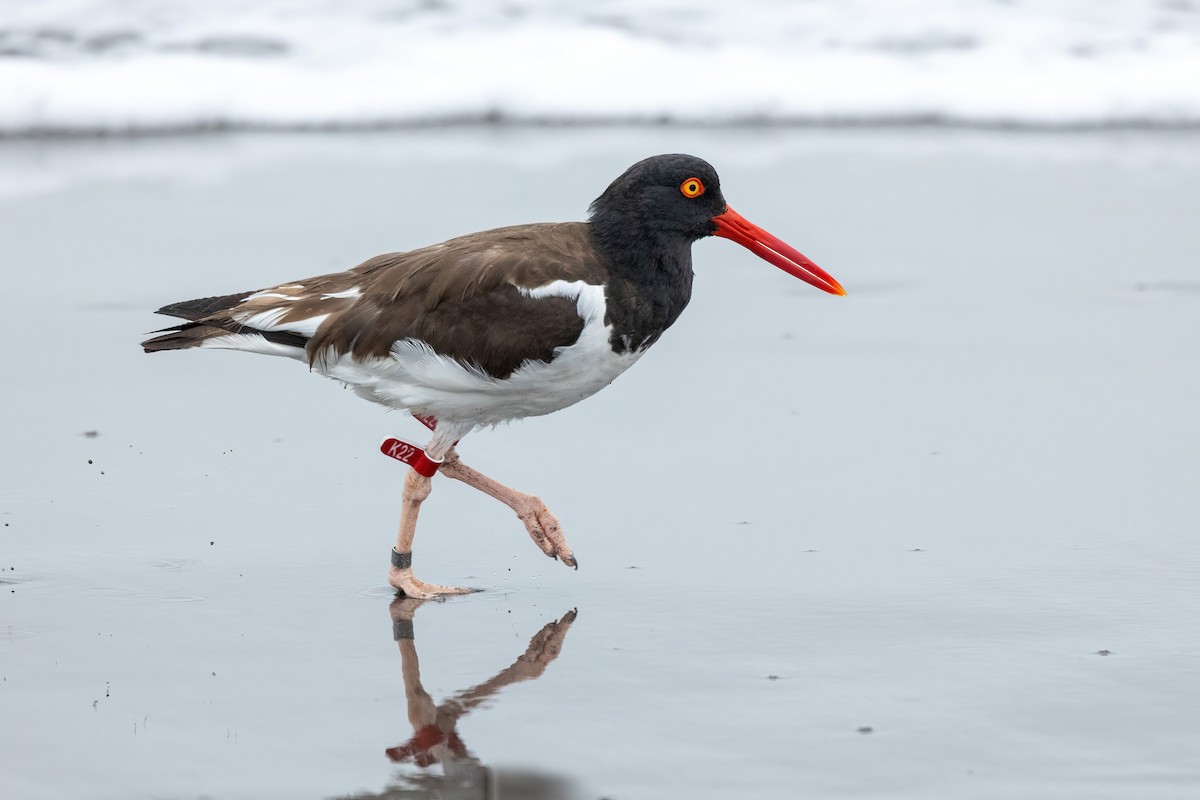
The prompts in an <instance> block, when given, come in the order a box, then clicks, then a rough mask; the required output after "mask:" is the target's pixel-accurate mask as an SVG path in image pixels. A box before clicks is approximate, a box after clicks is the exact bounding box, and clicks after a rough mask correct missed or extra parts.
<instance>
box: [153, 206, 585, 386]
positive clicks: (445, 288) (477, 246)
mask: <svg viewBox="0 0 1200 800" xmlns="http://www.w3.org/2000/svg"><path fill="white" fill-rule="evenodd" d="M607 279H608V270H607V268H606V267H605V265H604V263H603V261H602V259H601V258H600V256H599V255H598V254H597V253H596V252H595V250H594V249H593V248H592V247H591V244H590V240H589V235H588V229H587V225H586V224H585V223H581V222H569V223H558V224H554V223H547V224H540V225H521V226H515V227H511V228H498V229H496V230H491V231H484V232H481V233H474V234H470V235H467V236H462V237H459V238H457V239H451V240H449V241H447V242H444V243H442V244H438V245H433V246H431V247H426V248H422V249H420V250H413V251H410V252H407V253H389V254H386V255H381V256H376V257H375V258H372V259H370V260H368V261H366V262H364V263H362V264H360V265H359V266H357V267H355V268H354V269H351V270H348V271H346V272H338V273H334V274H330V275H321V276H318V277H315V278H308V279H303V280H299V281H296V282H295V283H291V284H284V285H282V286H277V287H274V288H271V289H264V290H262V291H259V292H255V293H253V294H249V295H241V296H240V298H239V296H237V295H229V296H228V297H226V298H215V299H214V298H209V299H206V300H204V301H188V302H185V303H176V304H173V305H171V306H167V307H166V308H164V309H162V313H167V314H171V315H173V316H182V317H184V318H185V319H191V320H193V321H192V322H191V323H189V324H188V325H187V326H181V328H185V329H186V330H185V333H186V334H188V335H189V336H190V337H192V339H199V338H201V337H203V336H207V335H221V334H225V333H228V332H230V331H233V332H237V333H244V334H253V333H260V334H262V335H263V336H265V337H267V338H268V339H270V338H271V337H275V338H276V339H277V338H278V337H280V336H287V337H292V338H291V339H290V341H293V342H297V343H303V346H304V347H305V349H306V351H307V355H308V359H309V362H310V363H314V364H315V363H318V362H324V361H327V360H331V359H334V358H337V357H338V356H340V355H342V354H345V353H350V354H352V355H353V357H354V358H356V359H363V358H368V357H372V356H386V355H388V353H390V352H391V349H392V345H393V344H394V343H395V342H397V341H400V340H402V339H417V340H420V341H422V342H425V343H426V344H428V345H429V346H430V347H432V348H433V349H434V350H436V351H437V352H438V353H440V354H442V355H445V356H449V357H451V358H455V359H457V360H458V361H460V362H462V363H463V364H468V365H471V366H473V367H476V368H478V369H480V370H482V371H484V372H486V373H487V374H489V375H492V376H494V377H497V378H505V377H507V376H509V375H511V374H512V372H513V371H514V370H516V369H517V367H519V366H520V365H521V364H522V363H523V362H525V361H527V360H531V359H532V360H541V361H550V360H551V359H552V358H553V356H554V351H555V349H556V348H558V347H563V346H566V345H570V344H573V343H574V342H575V341H576V340H577V339H578V338H579V334H580V332H581V331H582V330H583V320H582V319H580V317H579V315H578V313H577V311H576V303H575V301H574V300H572V299H570V298H567V297H554V296H551V297H540V298H536V299H535V298H531V297H527V296H526V295H524V294H522V293H521V291H520V289H522V288H526V289H534V288H538V287H541V286H546V285H548V284H550V283H553V282H554V281H556V280H566V281H583V282H585V283H590V284H597V285H598V284H604V283H606V282H607ZM213 300H218V301H223V302H216V303H214V302H213ZM234 300H238V302H232V301H234ZM226 303H228V304H229V305H227V306H226V307H224V308H222V309H221V310H220V311H217V312H216V313H211V314H208V315H204V314H202V313H200V312H201V311H208V310H209V309H212V308H213V307H214V306H219V305H224V304H226ZM201 306H203V308H201ZM210 331H211V333H208V332H210ZM160 338H161V339H162V340H164V344H165V340H166V339H167V338H168V337H160ZM178 338H179V336H178V335H175V337H174V339H178ZM174 339H172V342H171V344H170V345H169V346H171V347H176V346H194V344H190V343H189V344H187V345H178V344H175V343H174ZM155 341H156V340H150V342H148V343H145V344H151V343H153V342H155ZM197 343H198V342H197Z"/></svg>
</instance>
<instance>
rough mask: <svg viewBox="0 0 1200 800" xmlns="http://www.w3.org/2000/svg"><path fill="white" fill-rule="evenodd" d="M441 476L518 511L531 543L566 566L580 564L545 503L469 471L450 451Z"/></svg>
mask: <svg viewBox="0 0 1200 800" xmlns="http://www.w3.org/2000/svg"><path fill="white" fill-rule="evenodd" d="M441 473H442V474H443V475H445V476H446V477H448V478H454V480H456V481H462V482H463V483H465V484H467V485H468V486H472V487H474V488H476V489H478V490H479V491H481V492H483V493H484V494H486V495H489V496H491V497H494V498H496V499H497V500H499V501H500V502H501V503H504V505H506V506H508V507H509V508H511V509H512V510H513V511H515V512H517V517H519V518H520V520H521V522H523V523H525V529H526V530H527V531H529V536H530V538H532V539H533V543H534V544H536V545H537V546H538V547H539V548H540V549H541V551H542V552H543V553H545V554H546V555H548V556H550V557H551V558H557V559H562V562H563V563H564V564H566V565H567V566H568V567H575V568H576V569H579V563H578V561H576V559H575V556H574V554H572V553H571V548H570V547H569V546H568V545H567V539H566V537H565V536H563V532H562V526H561V525H559V524H558V520H557V519H555V517H554V515H553V514H551V513H550V509H548V508H546V504H545V503H543V502H542V500H541V498H539V497H534V496H533V495H531V494H525V493H524V492H518V491H517V490H515V489H510V488H508V487H507V486H505V485H503V484H501V483H497V482H496V481H494V480H492V479H491V478H489V477H488V476H487V475H484V474H483V473H482V472H479V471H478V470H474V469H471V468H470V467H468V466H467V465H466V464H464V463H462V460H461V459H459V457H458V453H457V452H456V451H454V450H453V449H451V450H450V452H449V453H447V454H446V459H445V461H443V462H442V467H441Z"/></svg>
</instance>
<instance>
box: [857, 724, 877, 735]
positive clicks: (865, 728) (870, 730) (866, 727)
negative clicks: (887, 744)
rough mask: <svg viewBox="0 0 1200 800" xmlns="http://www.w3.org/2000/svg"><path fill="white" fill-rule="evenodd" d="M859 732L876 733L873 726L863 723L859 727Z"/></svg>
mask: <svg viewBox="0 0 1200 800" xmlns="http://www.w3.org/2000/svg"><path fill="white" fill-rule="evenodd" d="M858 732H859V733H874V732H875V729H874V728H872V727H871V726H870V725H862V726H860V727H859V729H858Z"/></svg>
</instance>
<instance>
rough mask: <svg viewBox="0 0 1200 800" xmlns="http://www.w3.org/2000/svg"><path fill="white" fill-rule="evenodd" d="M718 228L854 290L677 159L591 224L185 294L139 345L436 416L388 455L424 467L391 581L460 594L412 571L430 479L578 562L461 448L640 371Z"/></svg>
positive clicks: (648, 162)
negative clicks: (288, 367)
mask: <svg viewBox="0 0 1200 800" xmlns="http://www.w3.org/2000/svg"><path fill="white" fill-rule="evenodd" d="M709 236H716V237H721V238H725V239H729V240H731V241H733V242H736V243H737V244H740V245H742V246H743V247H745V248H747V249H749V250H750V251H751V252H753V253H754V254H755V255H757V256H759V257H760V258H762V259H763V260H765V261H767V262H768V263H770V264H772V265H774V266H776V267H779V268H780V269H782V270H783V271H784V272H787V273H789V274H790V275H792V276H794V277H796V278H799V279H800V280H802V281H805V282H807V283H809V284H810V285H812V286H814V287H816V288H818V289H821V290H823V291H825V292H828V293H830V294H834V295H845V294H846V291H845V289H843V288H842V286H841V284H839V283H838V282H837V281H836V280H835V279H834V278H833V277H832V276H831V275H829V274H828V273H827V272H825V271H824V270H823V269H821V268H820V267H818V266H817V265H816V264H815V263H813V262H812V261H811V260H810V259H808V258H807V257H805V256H804V255H802V254H801V253H800V252H798V251H797V250H795V249H794V248H792V247H791V246H790V245H788V244H786V243H785V242H783V241H782V240H780V239H779V238H777V237H775V236H773V235H772V234H770V233H768V232H767V231H765V230H763V229H762V228H760V227H758V226H757V225H755V224H753V223H751V222H749V221H748V220H747V219H745V218H744V217H742V216H741V215H740V214H738V213H737V212H735V211H734V210H733V209H732V208H731V207H730V206H729V204H728V203H727V202H726V200H725V197H724V195H723V193H722V191H721V184H720V180H719V178H718V176H717V172H716V170H715V169H714V168H713V167H712V165H710V164H709V163H708V162H707V161H705V160H704V159H702V158H699V157H696V156H692V155H685V154H664V155H656V156H651V157H649V158H645V159H643V160H641V161H638V162H637V163H636V164H633V165H632V166H631V167H629V168H628V169H626V170H625V171H624V172H623V173H622V174H621V175H620V176H619V177H617V178H616V179H615V180H614V181H613V182H612V183H611V184H610V185H609V186H608V188H606V189H605V190H604V192H603V193H602V194H601V195H600V196H599V197H598V198H596V199H595V200H594V201H593V202H592V204H591V205H590V207H589V213H588V217H587V220H586V221H582V222H581V221H575V222H557V223H534V224H526V225H515V226H511V227H502V228H495V229H492V230H487V231H482V232H478V233H469V234H466V235H464V236H459V237H457V238H454V239H449V240H447V241H445V242H442V243H440V244H434V245H430V246H427V247H422V248H420V249H416V250H409V251H406V252H396V253H387V254H384V255H379V256H375V257H374V258H371V259H368V260H367V261H364V262H363V263H361V264H359V265H358V266H356V267H353V268H352V269H349V270H346V271H344V272H336V273H332V274H326V275H318V276H316V277H311V278H302V279H298V280H295V281H292V282H290V283H283V284H278V285H275V286H270V287H268V288H265V289H257V290H252V291H244V292H238V293H234V294H226V295H219V296H212V297H203V298H199V299H196V300H186V301H182V302H178V303H172V304H170V305H167V306H164V307H162V308H160V309H159V310H158V311H157V312H156V313H159V314H164V315H167V316H170V317H175V318H178V319H182V320H185V321H184V322H183V323H182V324H180V325H177V326H174V327H171V328H164V329H162V330H158V331H154V332H153V333H154V334H156V335H154V336H152V338H149V339H147V340H146V341H144V342H142V347H143V349H144V350H145V352H148V353H152V352H159V351H164V350H184V349H189V348H216V349H228V350H242V351H246V352H250V353H259V354H264V355H272V356H283V357H286V358H291V359H295V360H297V361H300V362H303V363H306V364H307V365H308V367H309V369H310V371H312V372H315V373H318V374H320V375H324V376H327V377H329V378H332V379H334V380H337V381H340V382H342V383H343V384H346V385H348V386H349V387H351V388H352V389H353V390H354V391H355V392H356V393H357V394H358V395H360V396H361V397H363V398H365V399H367V400H370V401H373V402H375V403H379V404H382V405H384V406H387V407H389V408H392V409H400V410H404V411H407V412H409V413H410V414H412V415H413V416H414V417H416V418H417V419H418V420H420V421H421V422H423V423H425V424H426V425H427V426H428V427H429V428H430V429H431V432H432V435H431V438H430V439H429V441H428V442H427V443H426V444H425V446H424V447H423V448H418V447H415V446H408V445H404V446H403V447H402V448H401V449H402V450H403V452H402V453H401V454H399V455H398V454H397V452H396V449H395V448H396V447H398V446H400V445H399V444H393V445H392V447H393V450H392V452H391V453H390V454H391V455H394V456H396V457H398V458H402V459H403V460H405V461H407V462H408V463H409V464H411V465H412V468H411V469H410V470H409V471H408V472H407V473H406V476H405V480H404V492H403V496H402V500H401V512H400V526H399V531H398V533H397V537H396V544H395V545H394V546H393V547H392V551H391V565H390V567H389V572H388V582H389V584H390V585H391V586H392V587H393V588H394V589H396V590H397V593H398V594H403V595H405V596H408V597H413V598H416V599H430V598H439V597H443V596H446V595H455V594H463V593H466V592H468V591H472V590H471V589H467V588H464V587H457V586H443V585H440V584H434V583H427V582H425V581H423V580H420V579H418V578H417V577H416V576H415V575H414V573H413V569H412V547H413V541H414V537H415V535H416V523H417V516H418V514H419V512H420V509H421V505H422V503H423V502H424V501H425V500H426V499H427V498H428V497H429V495H430V491H431V488H432V478H433V476H434V475H437V474H441V475H444V476H446V477H449V478H451V479H454V480H458V481H461V482H463V483H466V484H467V485H469V486H472V487H474V488H475V489H478V490H480V491H482V492H484V493H485V494H487V495H490V496H491V497H493V498H495V499H497V500H499V501H500V502H502V503H504V504H505V505H507V506H509V508H511V509H512V510H513V511H515V512H516V514H517V516H518V518H519V519H520V520H521V522H522V523H524V525H525V529H526V531H527V533H528V534H529V536H530V537H531V538H532V540H533V541H534V543H535V544H536V545H537V546H538V547H539V548H540V549H541V551H542V552H543V553H545V554H546V555H547V556H549V557H551V558H554V559H557V560H560V561H561V562H562V563H564V564H565V565H567V566H568V567H573V568H576V569H578V563H579V562H578V559H577V558H576V556H575V554H574V553H573V552H572V550H571V548H570V546H569V545H568V544H567V541H566V537H565V535H564V533H563V529H562V525H561V524H560V523H559V521H558V519H557V518H556V517H555V516H554V514H553V513H551V512H550V510H549V509H548V508H547V506H546V504H545V503H544V502H543V501H542V500H541V498H539V497H537V496H535V495H530V494H526V493H524V492H519V491H517V490H515V489H512V488H509V487H508V486H505V485H504V484H501V483H500V482H498V481H496V480H493V479H492V478H490V477H488V476H486V475H484V474H483V473H481V472H479V471H477V470H475V469H472V468H471V467H468V466H467V465H466V464H464V463H463V461H462V459H461V458H460V457H459V455H458V451H457V445H458V443H459V441H460V440H462V439H463V437H465V436H466V435H467V434H469V433H472V432H473V431H476V430H479V429H481V428H489V427H494V426H496V425H499V424H502V423H507V422H510V421H513V420H517V419H522V418H526V417H533V416H539V415H543V414H549V413H552V412H555V411H559V410H561V409H563V408H566V407H568V406H571V405H573V404H575V403H577V402H579V401H580V400H583V399H584V398H587V397H589V396H591V395H593V394H595V393H596V392H598V391H599V390H601V389H603V388H604V387H606V386H608V385H609V384H610V383H612V382H613V381H614V380H615V379H616V378H617V377H618V376H620V375H621V373H623V372H624V371H625V370H627V369H628V368H629V367H631V366H633V364H634V363H636V362H637V361H638V359H639V358H640V357H641V356H642V355H643V354H644V353H645V352H646V350H647V349H648V348H649V347H650V346H651V345H653V344H654V343H655V342H656V341H658V339H659V337H661V336H662V335H663V332H664V331H666V330H667V328H669V327H670V326H671V325H672V324H673V323H674V322H675V321H676V319H678V317H679V315H680V314H681V313H682V312H683V310H684V308H685V307H686V306H687V304H688V301H689V300H690V299H691V294H692V278H693V273H692V245H693V243H694V242H696V241H698V240H700V239H703V238H706V237H709ZM389 441H391V442H393V443H397V442H398V440H389ZM401 444H402V443H401ZM386 445H387V442H385V452H386Z"/></svg>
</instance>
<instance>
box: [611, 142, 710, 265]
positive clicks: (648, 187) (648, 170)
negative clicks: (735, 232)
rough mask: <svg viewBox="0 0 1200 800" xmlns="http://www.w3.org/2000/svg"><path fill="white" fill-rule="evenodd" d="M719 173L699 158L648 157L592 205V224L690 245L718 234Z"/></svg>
mask: <svg viewBox="0 0 1200 800" xmlns="http://www.w3.org/2000/svg"><path fill="white" fill-rule="evenodd" d="M725 207H726V204H725V198H724V197H723V196H722V195H721V181H720V179H719V178H718V177H717V171H716V170H715V169H713V168H712V165H711V164H709V163H708V162H707V161H705V160H704V159H702V158H696V156H688V155H681V154H671V155H661V156H651V157H650V158H646V159H643V160H641V161H639V162H637V163H636V164H634V165H633V166H632V167H630V168H629V169H627V170H625V172H624V173H622V175H621V177H619V178H617V179H616V180H615V181H613V182H612V183H611V184H609V187H608V188H607V189H605V190H604V194H602V195H600V196H599V197H598V198H596V200H595V202H593V203H592V206H591V209H590V210H591V221H592V223H593V225H601V226H603V225H605V223H610V224H619V225H621V226H622V227H626V228H630V227H632V228H634V229H636V230H637V231H638V233H639V234H641V235H642V236H647V235H649V236H653V237H655V238H658V237H666V238H680V239H684V240H686V241H687V242H689V243H690V242H693V241H695V240H696V239H700V238H702V237H704V236H711V235H712V234H713V233H714V232H715V231H716V228H717V226H716V223H714V222H713V217H715V216H717V215H719V214H721V213H723V212H724V211H725Z"/></svg>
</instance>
